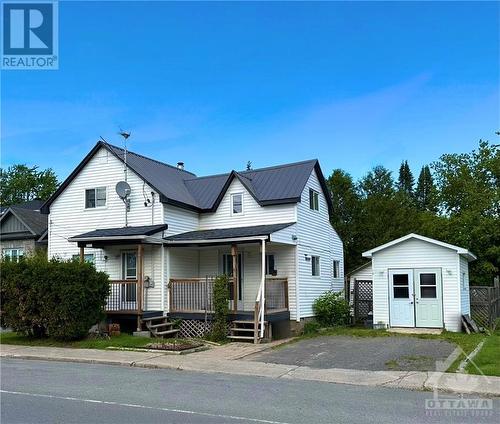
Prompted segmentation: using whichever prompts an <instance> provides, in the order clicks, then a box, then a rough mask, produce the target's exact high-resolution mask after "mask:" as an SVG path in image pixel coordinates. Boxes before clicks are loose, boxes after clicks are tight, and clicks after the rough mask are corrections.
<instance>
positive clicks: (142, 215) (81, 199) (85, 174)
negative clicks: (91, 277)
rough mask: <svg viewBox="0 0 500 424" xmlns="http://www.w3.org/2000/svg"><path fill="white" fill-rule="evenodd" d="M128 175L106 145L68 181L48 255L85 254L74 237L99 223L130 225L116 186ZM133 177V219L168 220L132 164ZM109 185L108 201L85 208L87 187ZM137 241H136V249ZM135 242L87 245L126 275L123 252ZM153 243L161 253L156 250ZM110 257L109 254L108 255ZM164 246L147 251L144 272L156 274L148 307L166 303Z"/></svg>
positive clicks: (116, 275)
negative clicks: (148, 197)
mask: <svg viewBox="0 0 500 424" xmlns="http://www.w3.org/2000/svg"><path fill="white" fill-rule="evenodd" d="M123 179H124V173H123V164H122V162H121V161H119V160H118V159H117V158H116V157H114V156H113V155H112V154H110V153H109V152H108V151H107V150H106V149H104V148H102V149H100V150H99V151H98V152H97V153H96V155H95V156H94V157H93V158H92V159H91V160H90V161H89V162H88V164H87V165H86V166H85V167H84V168H83V169H82V170H81V171H80V173H79V174H78V175H77V176H76V177H75V178H74V179H73V181H72V182H71V183H70V184H69V185H68V187H67V188H66V189H65V190H64V191H63V192H62V193H61V194H60V195H59V197H58V198H57V199H56V200H55V201H54V202H53V203H52V205H51V206H50V214H49V232H48V256H49V257H54V256H55V257H59V258H61V259H71V257H72V256H73V255H77V254H79V248H78V246H77V244H76V243H72V242H69V241H68V238H70V237H72V236H75V235H78V234H82V233H85V232H88V231H92V230H95V229H98V228H117V227H123V226H124V225H125V207H124V204H123V202H122V200H121V199H120V198H119V197H118V195H117V194H116V192H115V185H116V183H117V182H118V181H121V180H123ZM128 183H129V184H130V187H131V188H132V193H131V196H130V212H129V213H128V224H129V225H131V226H133V225H151V224H161V223H163V207H162V205H161V204H160V203H159V202H158V199H159V196H158V194H156V195H155V199H156V203H155V205H154V208H151V207H145V206H144V197H143V190H144V192H145V193H148V194H149V193H151V192H152V191H154V190H152V189H151V187H149V186H148V185H147V184H145V183H144V181H143V180H142V179H141V178H139V177H138V176H137V175H136V174H134V173H133V172H132V171H130V170H129V172H128ZM95 187H106V206H105V207H102V208H94V209H85V189H87V188H95ZM134 248H135V247H134V246H132V249H134ZM124 249H127V250H130V249H131V246H128V247H127V246H122V247H121V248H120V247H114V248H110V249H106V250H104V249H91V248H86V249H85V253H92V254H94V258H95V265H96V268H97V269H98V270H102V271H105V272H106V273H108V275H109V276H110V278H111V279H120V278H121V259H120V252H121V251H122V250H124ZM152 249H155V250H156V251H155V253H154V255H153V257H152V256H151V255H152ZM106 257H107V259H106ZM159 258H160V252H159V247H158V246H155V247H152V246H147V247H146V248H145V256H144V274H145V275H148V276H150V277H151V278H154V279H155V288H154V289H153V288H151V289H147V292H146V293H147V298H146V299H145V301H146V304H147V307H148V308H153V307H154V308H155V309H156V308H158V309H159V308H160V306H161V299H160V295H161V276H160V274H161V261H160V259H159Z"/></svg>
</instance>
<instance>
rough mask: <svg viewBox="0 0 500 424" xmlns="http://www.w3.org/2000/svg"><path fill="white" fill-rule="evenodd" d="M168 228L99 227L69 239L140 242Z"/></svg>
mask: <svg viewBox="0 0 500 424" xmlns="http://www.w3.org/2000/svg"><path fill="white" fill-rule="evenodd" d="M167 228H168V225H167V224H159V225H141V226H136V227H120V228H100V229H97V230H93V231H89V232H87V233H83V234H79V235H77V236H73V237H70V238H69V241H73V242H78V243H85V242H104V241H127V240H134V241H136V242H140V241H141V240H145V239H146V238H148V237H149V236H152V235H154V234H156V233H159V232H161V231H163V230H166V229H167Z"/></svg>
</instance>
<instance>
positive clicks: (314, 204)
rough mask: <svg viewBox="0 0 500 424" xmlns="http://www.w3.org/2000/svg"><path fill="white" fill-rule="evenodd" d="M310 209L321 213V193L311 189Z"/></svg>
mask: <svg viewBox="0 0 500 424" xmlns="http://www.w3.org/2000/svg"><path fill="white" fill-rule="evenodd" d="M309 208H310V209H312V210H313V211H319V193H318V192H317V191H316V190H313V189H312V188H310V189H309Z"/></svg>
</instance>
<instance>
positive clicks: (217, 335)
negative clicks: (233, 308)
mask: <svg viewBox="0 0 500 424" xmlns="http://www.w3.org/2000/svg"><path fill="white" fill-rule="evenodd" d="M213 296H214V297H213V299H214V321H213V327H212V332H211V334H210V339H211V340H213V341H217V342H222V341H224V340H226V338H227V315H228V313H229V279H228V278H227V276H226V275H219V276H218V277H217V278H216V279H215V281H214V295H213Z"/></svg>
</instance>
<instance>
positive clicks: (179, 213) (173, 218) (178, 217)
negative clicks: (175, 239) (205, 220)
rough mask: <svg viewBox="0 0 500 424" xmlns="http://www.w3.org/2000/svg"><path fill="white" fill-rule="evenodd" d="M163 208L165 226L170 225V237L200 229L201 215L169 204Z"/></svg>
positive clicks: (168, 231) (168, 232) (168, 230)
mask: <svg viewBox="0 0 500 424" xmlns="http://www.w3.org/2000/svg"><path fill="white" fill-rule="evenodd" d="M163 208H164V209H163V210H164V219H165V224H168V229H167V231H166V233H167V235H168V236H173V235H174V234H180V233H187V232H188V231H196V230H198V229H199V222H200V217H199V213H197V212H194V211H190V210H187V209H183V208H179V207H177V206H172V205H168V204H165V205H163Z"/></svg>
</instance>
